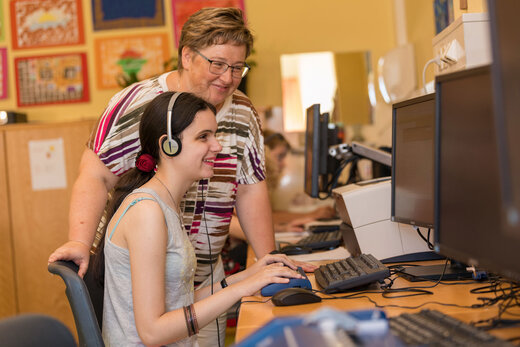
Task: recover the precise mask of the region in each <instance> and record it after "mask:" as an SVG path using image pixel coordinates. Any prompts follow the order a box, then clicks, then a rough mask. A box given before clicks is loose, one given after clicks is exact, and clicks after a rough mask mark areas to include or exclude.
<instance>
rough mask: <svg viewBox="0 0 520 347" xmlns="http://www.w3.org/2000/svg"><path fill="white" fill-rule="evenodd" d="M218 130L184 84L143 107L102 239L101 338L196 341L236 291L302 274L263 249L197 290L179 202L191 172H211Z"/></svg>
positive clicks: (122, 342)
mask: <svg viewBox="0 0 520 347" xmlns="http://www.w3.org/2000/svg"><path fill="white" fill-rule="evenodd" d="M165 119H167V121H166V122H165ZM168 122H169V124H168ZM169 127H171V129H170V128H169ZM216 131H217V122H216V120H215V108H214V107H213V106H212V105H211V104H209V103H207V102H206V101H204V100H202V99H200V98H198V97H196V96H194V95H192V94H189V93H172V92H166V93H163V94H160V95H159V96H158V97H156V98H155V99H154V100H153V101H152V102H150V103H149V105H148V106H147V107H146V109H145V110H144V113H143V116H142V119H141V123H140V128H139V139H140V142H141V151H140V152H139V155H138V157H137V160H136V167H135V168H133V169H131V170H130V171H128V172H127V173H125V174H124V175H123V176H122V177H121V179H120V180H119V181H118V183H117V185H116V187H115V191H114V194H113V195H112V199H111V202H110V205H109V206H110V208H109V216H108V217H109V218H110V222H109V223H108V224H107V227H106V232H105V234H104V235H105V240H104V242H102V243H101V245H104V253H103V254H104V255H105V259H104V264H105V296H104V305H103V306H104V309H103V339H104V340H105V343H106V345H107V346H111V345H113V346H138V345H143V344H145V345H165V344H171V343H173V342H175V344H176V345H183V346H193V345H198V344H197V342H196V337H195V334H196V333H198V330H199V327H200V328H202V327H203V326H205V325H207V324H208V323H210V322H211V321H213V320H215V319H216V318H217V317H218V315H220V314H222V313H223V312H225V311H226V310H227V309H228V308H229V307H231V306H232V305H233V304H234V303H235V302H237V301H238V300H240V298H241V297H242V296H247V295H252V294H254V293H255V292H257V291H258V290H259V289H261V288H262V287H263V286H265V285H267V284H269V283H287V282H288V281H289V277H293V278H301V276H300V275H299V274H298V273H297V272H295V271H294V270H292V269H295V266H294V265H292V263H291V262H289V261H288V259H287V258H286V257H282V256H275V255H267V256H265V257H264V258H262V259H261V260H260V261H258V262H257V263H256V264H254V265H253V266H252V267H250V268H248V269H247V270H245V271H243V272H241V273H239V274H236V275H233V276H230V277H228V278H227V279H226V280H224V281H222V282H221V284H220V285H216V286H206V287H203V288H200V289H198V290H197V291H196V292H194V275H195V267H196V257H195V250H194V247H193V246H192V243H191V241H190V239H189V238H190V237H192V236H194V235H192V234H189V235H188V234H187V233H186V231H185V230H184V227H183V225H182V223H181V210H180V204H179V203H180V201H181V199H182V198H183V196H184V194H185V193H186V191H187V190H188V189H189V188H190V186H191V185H192V183H193V182H194V181H197V180H201V179H208V178H210V177H211V176H213V167H214V162H215V158H216V156H217V153H219V152H220V150H221V149H222V147H221V145H220V144H219V142H218V141H217V139H216V137H215V133H216ZM199 232H204V231H203V229H202V230H200V229H199ZM206 236H207V237H208V238H209V235H206ZM281 263H285V264H287V265H288V266H280V265H281ZM96 266H97V267H101V266H103V261H98V262H96ZM291 268H292V269H291ZM98 270H100V269H98ZM282 276H283V277H282ZM246 279H247V280H246ZM211 287H213V288H211ZM212 291H214V292H215V293H214V294H213V295H211V293H212ZM194 302H195V303H194Z"/></svg>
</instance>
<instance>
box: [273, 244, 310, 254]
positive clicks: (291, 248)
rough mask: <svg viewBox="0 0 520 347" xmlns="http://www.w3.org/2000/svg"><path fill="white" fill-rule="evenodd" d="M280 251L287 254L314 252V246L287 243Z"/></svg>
mask: <svg viewBox="0 0 520 347" xmlns="http://www.w3.org/2000/svg"><path fill="white" fill-rule="evenodd" d="M280 252H282V253H283V254H285V255H297V254H308V253H311V252H312V248H310V247H305V246H298V245H287V246H284V247H282V248H280Z"/></svg>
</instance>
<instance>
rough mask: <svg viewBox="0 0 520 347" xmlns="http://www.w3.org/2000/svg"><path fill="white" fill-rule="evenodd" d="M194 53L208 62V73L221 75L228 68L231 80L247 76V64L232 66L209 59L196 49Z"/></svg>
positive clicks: (248, 67)
mask: <svg viewBox="0 0 520 347" xmlns="http://www.w3.org/2000/svg"><path fill="white" fill-rule="evenodd" d="M194 51H195V52H196V53H197V54H198V55H200V56H201V57H202V58H204V59H206V60H207V61H208V62H209V72H211V73H213V74H215V75H222V74H223V73H224V72H226V71H227V70H228V69H229V68H231V76H233V78H242V77H244V76H245V75H247V73H248V71H249V69H250V68H251V67H250V66H249V65H247V63H243V64H238V65H233V66H232V65H229V64H227V63H224V62H223V61H218V60H213V59H209V58H207V57H206V56H204V54H202V53H200V52H199V51H197V50H196V49H195V50H194Z"/></svg>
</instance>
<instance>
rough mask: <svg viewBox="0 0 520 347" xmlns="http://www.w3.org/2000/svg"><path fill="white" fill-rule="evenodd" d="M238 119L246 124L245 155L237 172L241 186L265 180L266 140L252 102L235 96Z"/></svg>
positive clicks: (243, 97) (244, 134) (240, 96)
mask: <svg viewBox="0 0 520 347" xmlns="http://www.w3.org/2000/svg"><path fill="white" fill-rule="evenodd" d="M234 98H235V104H236V113H237V119H240V120H242V122H243V124H245V125H246V126H245V129H246V130H245V131H244V133H243V136H244V137H243V138H242V140H243V141H244V144H243V148H244V153H243V155H242V158H240V165H239V166H240V170H239V172H237V181H238V183H239V184H254V183H258V182H260V181H263V180H265V154H264V138H263V136H262V132H261V124H260V118H259V117H258V114H257V112H256V110H255V108H254V106H253V105H252V103H251V101H250V100H249V99H248V98H247V97H246V96H244V95H237V94H235V95H234Z"/></svg>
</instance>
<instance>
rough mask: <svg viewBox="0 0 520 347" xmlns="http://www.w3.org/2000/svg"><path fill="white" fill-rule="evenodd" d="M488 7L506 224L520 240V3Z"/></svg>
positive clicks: (505, 0)
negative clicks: (519, 18)
mask: <svg viewBox="0 0 520 347" xmlns="http://www.w3.org/2000/svg"><path fill="white" fill-rule="evenodd" d="M488 5H489V6H488V7H489V20H490V28H491V47H492V54H493V63H492V64H491V78H492V85H493V98H494V110H495V124H496V131H497V141H498V151H499V155H498V159H499V164H500V175H501V188H502V191H501V194H502V201H503V209H502V225H503V228H504V229H505V230H506V231H507V232H509V233H511V234H512V235H516V238H520V136H519V134H520V45H519V42H518V38H519V37H520V21H519V20H518V13H519V12H518V11H520V1H518V0H499V1H495V0H490V1H489V3H488Z"/></svg>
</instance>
